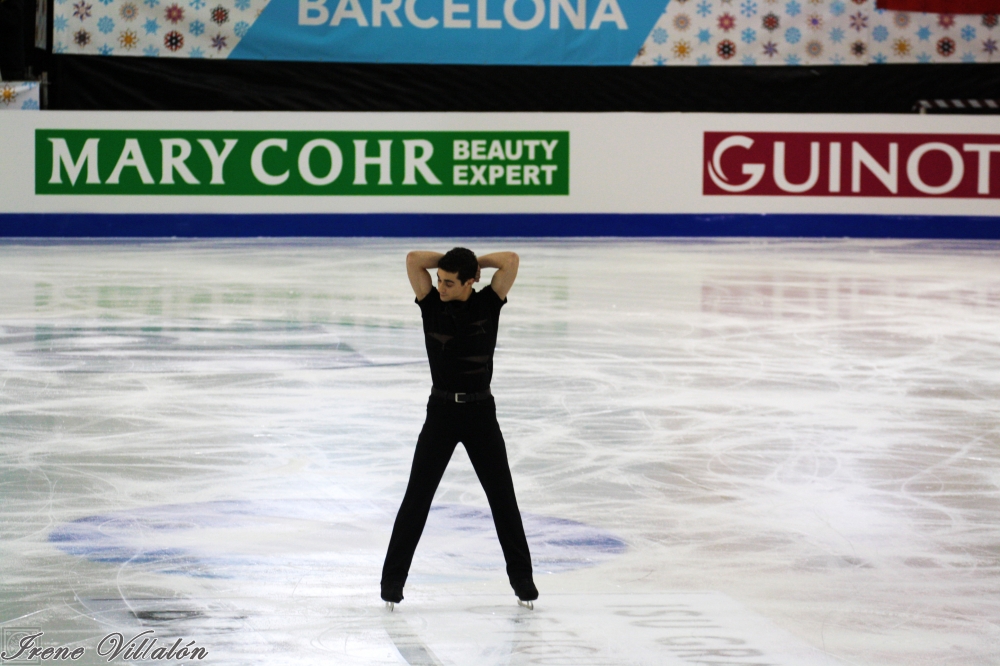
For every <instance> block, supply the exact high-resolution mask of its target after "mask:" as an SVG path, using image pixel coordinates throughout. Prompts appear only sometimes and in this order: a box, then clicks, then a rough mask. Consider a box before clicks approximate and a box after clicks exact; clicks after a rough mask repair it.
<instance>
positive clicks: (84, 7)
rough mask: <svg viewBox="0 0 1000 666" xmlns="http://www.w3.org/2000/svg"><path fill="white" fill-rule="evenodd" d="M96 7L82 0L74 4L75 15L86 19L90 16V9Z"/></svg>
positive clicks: (82, 19) (83, 19)
mask: <svg viewBox="0 0 1000 666" xmlns="http://www.w3.org/2000/svg"><path fill="white" fill-rule="evenodd" d="M93 8H94V5H88V4H87V1H86V0H80V2H78V3H76V4H75V5H73V16H74V17H75V18H78V19H80V20H81V21H85V20H87V19H88V18H90V10H91V9H93Z"/></svg>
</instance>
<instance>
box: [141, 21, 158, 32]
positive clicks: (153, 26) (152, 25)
mask: <svg viewBox="0 0 1000 666" xmlns="http://www.w3.org/2000/svg"><path fill="white" fill-rule="evenodd" d="M142 29H143V30H145V31H146V34H147V35H155V34H156V31H157V30H159V29H160V24H159V23H157V22H156V19H148V20H147V21H146V22H145V23H143V24H142Z"/></svg>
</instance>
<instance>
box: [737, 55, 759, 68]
mask: <svg viewBox="0 0 1000 666" xmlns="http://www.w3.org/2000/svg"><path fill="white" fill-rule="evenodd" d="M740 63H742V64H743V65H745V66H747V67H753V66H754V65H756V64H757V60H756V59H755V58H754V57H753V56H743V59H742V60H741V61H740Z"/></svg>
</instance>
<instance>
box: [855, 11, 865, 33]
mask: <svg viewBox="0 0 1000 666" xmlns="http://www.w3.org/2000/svg"><path fill="white" fill-rule="evenodd" d="M851 27H852V28H854V29H855V30H857V31H858V32H861V31H862V30H864V29H865V28H867V27H868V17H867V16H865V15H864V14H862V13H861V12H858V13H857V14H854V15H852V16H851Z"/></svg>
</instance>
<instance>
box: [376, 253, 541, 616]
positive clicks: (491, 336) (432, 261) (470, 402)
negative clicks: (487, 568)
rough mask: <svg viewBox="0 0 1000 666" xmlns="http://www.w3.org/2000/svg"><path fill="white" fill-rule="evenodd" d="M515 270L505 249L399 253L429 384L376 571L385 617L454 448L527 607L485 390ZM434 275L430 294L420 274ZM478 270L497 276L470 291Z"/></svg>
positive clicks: (519, 536)
mask: <svg viewBox="0 0 1000 666" xmlns="http://www.w3.org/2000/svg"><path fill="white" fill-rule="evenodd" d="M517 267H518V256H517V255H516V254H514V253H513V252H495V253H493V254H487V255H484V256H482V257H478V258H477V257H476V255H475V254H473V253H472V251H471V250H467V249H465V248H460V247H456V248H455V249H453V250H451V251H450V252H448V253H447V254H440V253H438V252H423V251H414V252H410V253H409V254H407V255H406V274H407V276H409V278H410V285H411V286H412V287H413V293H414V294H416V296H417V305H419V306H420V313H421V315H422V316H423V320H424V338H425V343H426V346H427V359H428V361H430V366H431V379H432V380H433V386H432V388H431V395H430V398H429V400H428V402H427V419H426V420H425V421H424V427H423V429H422V430H421V431H420V436H419V437H418V438H417V449H416V452H415V453H414V455H413V466H412V467H411V468H410V481H409V483H408V484H407V487H406V495H405V496H404V497H403V503H402V505H401V506H400V507H399V513H398V514H396V522H395V524H394V525H393V527H392V537H391V538H390V539H389V550H388V552H387V553H386V556H385V564H384V565H383V567H382V599H384V600H385V601H386V605H387V606H389V608H390V610H391V609H392V608H393V607H394V604H397V603H399V602H400V601H402V600H403V584H404V583H405V582H406V576H407V573H408V572H409V570H410V562H411V561H412V560H413V552H414V551H415V550H416V548H417V542H418V541H419V540H420V534H421V532H423V529H424V523H426V521H427V513H428V512H429V511H430V508H431V500H432V499H433V497H434V491H436V490H437V487H438V484H439V483H440V482H441V477H442V476H443V475H444V470H445V467H447V466H448V461H449V460H450V459H451V454H452V453H453V452H454V451H455V446H456V445H457V444H458V442H462V444H464V445H465V449H466V451H468V453H469V460H471V461H472V466H473V468H474V469H475V470H476V476H478V477H479V482H480V483H481V484H483V490H485V491H486V498H487V500H488V501H489V504H490V509H491V510H492V512H493V522H494V523H495V525H496V529H497V536H498V537H500V547H501V548H502V549H503V555H504V559H505V560H506V561H507V577H508V578H509V579H510V585H511V587H513V588H514V593H515V594H517V597H518V603H519V604H522V605H525V606H528V607H529V608H533V605H532V604H531V602H533V601H534V600H535V599H537V598H538V590H536V589H535V584H534V582H533V581H532V576H531V554H530V553H529V552H528V541H527V539H525V537H524V526H523V525H522V524H521V514H520V512H519V511H518V508H517V499H516V498H515V497H514V483H513V481H512V479H511V476H510V466H509V465H508V463H507V449H506V447H505V445H504V441H503V435H502V434H501V432H500V426H499V425H498V424H497V412H496V403H495V402H494V401H493V395H492V394H491V393H490V380H491V379H492V378H493V350H494V348H495V347H496V344H497V325H498V323H499V321H500V308H502V307H503V305H504V304H505V303H506V302H507V292H508V291H510V288H511V286H512V285H513V284H514V278H516V277H517ZM434 268H436V269H437V278H438V288H437V289H435V288H434V287H433V286H432V285H431V278H430V275H428V273H427V271H428V270H431V269H434ZM480 268H496V269H497V272H496V273H495V274H494V275H493V280H492V281H491V282H490V285H489V286H488V287H484V288H483V289H481V290H479V291H478V292H477V291H475V290H474V289H473V288H472V285H473V283H475V282H478V281H479V275H480Z"/></svg>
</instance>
